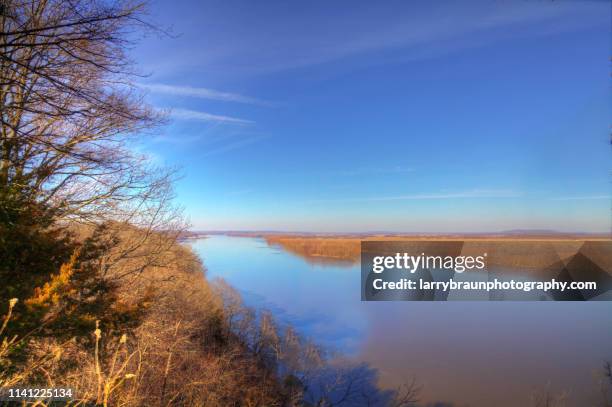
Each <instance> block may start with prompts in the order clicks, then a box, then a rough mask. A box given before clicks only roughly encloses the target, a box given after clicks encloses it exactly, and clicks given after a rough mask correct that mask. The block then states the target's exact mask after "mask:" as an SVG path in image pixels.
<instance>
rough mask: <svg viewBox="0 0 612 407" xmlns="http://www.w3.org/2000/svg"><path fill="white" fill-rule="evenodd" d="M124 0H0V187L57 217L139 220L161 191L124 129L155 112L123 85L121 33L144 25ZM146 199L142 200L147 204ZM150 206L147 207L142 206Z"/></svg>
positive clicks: (134, 129)
mask: <svg viewBox="0 0 612 407" xmlns="http://www.w3.org/2000/svg"><path fill="white" fill-rule="evenodd" d="M143 10H144V8H143V4H142V3H134V2H131V1H129V0H116V1H103V0H4V1H3V2H2V9H1V15H0V111H1V115H0V118H1V128H0V191H1V192H2V193H3V195H4V196H5V197H6V199H7V200H8V198H10V197H11V195H20V196H22V197H23V196H26V197H27V198H29V199H31V200H35V201H37V202H39V203H43V204H45V205H47V206H48V207H50V208H52V209H53V210H54V214H56V216H58V217H60V218H70V219H77V220H79V221H98V220H100V219H121V220H126V219H127V220H130V221H134V222H136V223H138V222H142V215H143V213H145V212H146V211H147V210H153V211H154V210H155V209H153V208H151V205H150V202H153V201H163V200H165V199H166V198H167V188H166V185H167V181H168V175H167V174H160V173H156V172H155V171H152V170H151V168H148V167H147V165H146V163H145V160H144V159H143V158H142V157H139V156H137V155H136V154H135V153H134V152H133V151H131V150H130V149H129V147H128V143H129V141H130V137H131V136H132V135H134V134H140V133H141V132H143V131H144V130H146V129H150V128H151V127H152V126H154V125H156V124H158V123H159V122H160V116H159V115H157V114H156V113H155V112H154V111H153V110H152V109H150V108H149V107H147V105H146V104H145V103H143V99H142V95H140V94H139V93H138V92H137V90H136V88H135V86H134V85H133V78H134V76H135V70H134V67H133V64H132V62H131V61H130V60H129V58H128V57H127V55H126V51H127V49H128V47H129V46H130V44H131V43H130V41H129V38H131V37H133V35H134V33H135V32H136V30H141V29H143V28H148V27H149V26H148V25H147V24H146V23H144V22H143V20H142V13H143ZM147 205H149V207H147ZM149 215H150V213H149Z"/></svg>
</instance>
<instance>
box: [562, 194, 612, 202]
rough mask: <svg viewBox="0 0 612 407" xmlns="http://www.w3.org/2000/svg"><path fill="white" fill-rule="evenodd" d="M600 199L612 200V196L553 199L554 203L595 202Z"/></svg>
mask: <svg viewBox="0 0 612 407" xmlns="http://www.w3.org/2000/svg"><path fill="white" fill-rule="evenodd" d="M600 199H612V196H610V195H586V196H564V197H559V198H552V200H553V201H595V200H600Z"/></svg>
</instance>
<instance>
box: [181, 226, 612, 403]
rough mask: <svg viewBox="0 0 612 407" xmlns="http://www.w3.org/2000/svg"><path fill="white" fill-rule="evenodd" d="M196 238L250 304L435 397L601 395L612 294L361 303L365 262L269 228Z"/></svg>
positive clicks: (581, 398)
mask: <svg viewBox="0 0 612 407" xmlns="http://www.w3.org/2000/svg"><path fill="white" fill-rule="evenodd" d="M191 245H192V247H193V248H194V250H195V251H196V252H197V253H198V254H199V255H200V257H201V258H202V260H203V262H204V264H205V266H206V268H207V275H208V278H209V279H211V278H215V277H222V278H224V279H225V280H226V281H227V282H228V283H230V284H231V285H233V286H234V287H235V288H236V289H237V290H238V291H239V292H240V293H241V295H242V296H243V299H244V301H245V303H246V304H247V305H249V306H252V307H254V308H256V309H267V310H269V311H271V312H272V313H273V314H274V316H275V317H276V319H277V320H278V321H279V322H280V323H283V324H291V325H293V326H294V327H295V328H296V329H297V331H298V332H299V333H300V334H301V335H303V336H305V337H308V338H311V339H312V340H314V341H315V342H317V343H318V344H320V345H323V346H326V347H328V348H331V349H335V350H338V351H340V352H341V353H343V354H345V355H347V356H348V357H351V358H354V359H355V360H358V361H363V362H366V363H368V364H369V365H370V366H371V367H373V368H375V369H377V370H378V372H379V375H380V384H381V386H385V387H392V386H396V385H399V384H401V383H403V382H406V381H410V379H411V378H416V380H417V382H418V383H420V384H421V385H422V392H421V399H422V400H423V401H424V402H434V401H443V402H448V403H451V402H452V403H453V404H452V405H454V406H466V405H469V406H472V407H484V406H487V407H489V406H497V407H516V406H531V405H533V402H532V401H531V399H532V397H533V396H534V394H535V393H536V392H542V391H545V390H546V389H549V390H550V392H551V393H554V394H561V393H564V394H565V395H566V404H565V405H567V406H575V407H583V406H588V405H594V404H591V403H594V402H595V400H597V399H598V398H599V399H600V397H601V395H600V392H599V388H598V386H597V376H598V375H599V374H600V373H601V371H602V368H603V364H604V361H605V360H612V302H604V301H601V302H598V301H592V302H583V303H579V302H486V301H482V302H472V301H467V302H460V301H455V302H361V301H360V271H359V268H358V267H357V266H354V265H346V264H337V263H326V262H322V261H306V260H304V259H303V258H300V257H298V256H295V255H293V254H291V253H287V252H285V251H283V250H282V249H281V248H278V247H270V246H268V245H267V244H266V241H265V240H263V239H259V238H246V237H228V236H220V235H212V236H209V237H208V238H205V239H200V240H196V241H193V242H192V243H191ZM449 405H450V404H449Z"/></svg>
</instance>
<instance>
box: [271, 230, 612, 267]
mask: <svg viewBox="0 0 612 407" xmlns="http://www.w3.org/2000/svg"><path fill="white" fill-rule="evenodd" d="M265 239H266V241H267V243H268V244H269V245H278V246H280V247H282V248H283V249H285V250H287V251H289V252H291V253H294V254H296V255H298V256H301V257H303V258H305V259H306V260H312V259H322V260H325V259H328V260H330V261H334V260H344V261H348V262H352V263H353V264H356V263H358V262H359V260H360V256H361V242H362V241H384V242H389V243H390V244H393V242H397V243H398V244H400V243H401V247H402V248H403V249H404V250H405V249H406V248H407V247H410V245H413V246H414V247H415V252H419V251H420V250H421V249H422V246H423V245H424V244H427V242H443V241H444V242H464V244H463V249H462V254H464V255H479V254H481V253H484V252H489V254H492V253H494V254H495V256H492V257H491V258H492V259H493V260H494V262H495V263H494V264H493V263H490V265H491V266H506V267H525V268H537V267H542V266H546V265H549V264H550V263H547V262H552V261H554V260H558V259H561V260H567V259H569V258H571V257H572V256H573V255H574V254H576V253H577V251H578V250H579V249H580V247H581V246H582V245H583V244H584V242H585V241H586V240H585V238H584V237H578V236H553V237H551V236H549V237H541V236H540V237H538V236H497V237H491V236H469V235H468V236H464V237H462V236H456V235H452V236H409V235H406V236H387V235H364V236H358V237H356V236H337V237H336V236H296V235H267V236H265ZM588 240H589V241H601V242H610V239H609V238H606V237H603V236H596V237H593V238H589V239H588ZM417 249H418V250H417ZM599 257H602V262H603V263H606V265H608V266H612V265H610V264H608V263H609V261H605V259H604V258H603V257H605V256H599ZM553 258H554V260H553ZM608 260H609V259H608ZM607 269H612V267H608V268H607Z"/></svg>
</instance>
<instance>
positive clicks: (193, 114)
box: [170, 109, 255, 125]
mask: <svg viewBox="0 0 612 407" xmlns="http://www.w3.org/2000/svg"><path fill="white" fill-rule="evenodd" d="M170 114H171V116H172V117H175V118H177V119H183V120H198V121H203V122H214V123H228V124H243V125H244V124H254V123H255V122H254V121H252V120H246V119H239V118H237V117H231V116H222V115H217V114H212V113H207V112H200V111H197V110H189V109H171V110H170Z"/></svg>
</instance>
